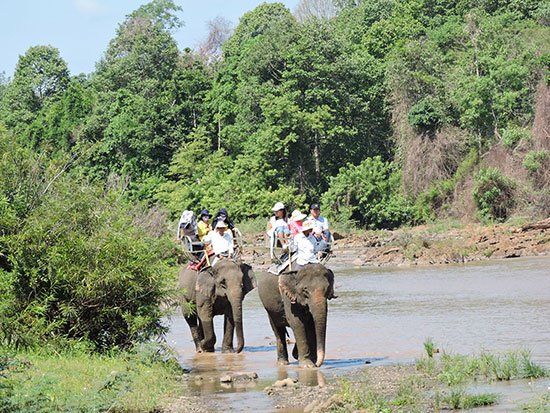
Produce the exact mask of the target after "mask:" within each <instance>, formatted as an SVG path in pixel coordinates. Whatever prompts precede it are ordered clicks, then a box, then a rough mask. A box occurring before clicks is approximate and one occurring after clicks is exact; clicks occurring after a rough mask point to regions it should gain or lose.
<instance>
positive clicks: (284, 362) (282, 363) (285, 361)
mask: <svg viewBox="0 0 550 413" xmlns="http://www.w3.org/2000/svg"><path fill="white" fill-rule="evenodd" d="M277 365H278V366H288V359H277Z"/></svg>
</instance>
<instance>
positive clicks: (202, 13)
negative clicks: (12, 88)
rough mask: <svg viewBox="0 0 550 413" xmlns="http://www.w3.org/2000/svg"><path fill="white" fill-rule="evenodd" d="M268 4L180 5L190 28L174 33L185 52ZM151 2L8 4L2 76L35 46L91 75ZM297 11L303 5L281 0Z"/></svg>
mask: <svg viewBox="0 0 550 413" xmlns="http://www.w3.org/2000/svg"><path fill="white" fill-rule="evenodd" d="M264 1H265V0H174V2H175V3H176V4H178V5H180V6H181V7H182V9H183V11H182V12H180V13H179V14H178V17H180V19H181V20H183V21H184V23H185V26H184V27H182V28H181V29H179V30H178V31H176V32H175V33H173V36H174V38H175V39H176V41H177V42H178V46H179V48H180V50H182V49H183V48H185V47H191V48H193V47H195V46H197V44H198V43H200V42H201V41H202V40H203V39H205V38H206V36H207V34H208V29H207V22H208V21H210V20H213V19H215V18H216V17H218V16H222V17H224V18H226V19H227V20H229V21H231V22H232V23H233V24H234V26H236V25H237V24H238V22H239V18H240V17H241V16H242V15H243V14H244V13H246V12H247V11H249V10H252V9H254V8H255V7H256V6H257V5H259V4H261V3H263V2H264ZM147 2H148V1H147V0H7V1H6V0H5V1H2V3H3V4H2V15H3V18H2V23H1V24H0V73H2V72H4V73H5V76H6V77H10V78H11V77H13V72H14V70H15V65H16V64H17V61H18V59H19V56H20V55H23V54H25V52H26V51H27V50H28V49H29V47H32V46H37V45H51V46H53V47H56V48H57V49H59V51H60V54H61V57H62V58H63V59H64V60H65V62H67V65H68V66H69V70H70V71H71V74H72V75H77V74H80V73H86V74H88V73H90V72H93V71H94V70H95V64H96V62H98V61H99V60H100V59H101V57H102V56H103V53H104V52H105V50H106V49H107V46H108V44H109V41H110V40H111V39H112V38H113V37H114V36H115V33H116V29H117V27H118V25H119V23H121V22H122V21H123V20H124V18H125V16H126V15H128V14H129V13H131V12H132V11H134V10H135V9H137V8H138V7H139V6H140V5H142V4H145V3H147ZM280 2H281V3H284V4H285V5H286V6H287V7H288V8H289V9H290V10H294V9H295V7H296V6H297V4H298V2H299V0H280Z"/></svg>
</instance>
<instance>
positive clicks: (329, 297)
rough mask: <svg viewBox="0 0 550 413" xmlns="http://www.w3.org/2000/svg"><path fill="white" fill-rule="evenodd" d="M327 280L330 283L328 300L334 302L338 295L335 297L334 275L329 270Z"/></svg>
mask: <svg viewBox="0 0 550 413" xmlns="http://www.w3.org/2000/svg"><path fill="white" fill-rule="evenodd" d="M327 280H328V283H329V288H328V290H327V299H328V300H332V299H333V298H338V296H337V295H334V273H333V272H332V270H329V269H328V268H327Z"/></svg>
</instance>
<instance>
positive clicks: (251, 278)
mask: <svg viewBox="0 0 550 413" xmlns="http://www.w3.org/2000/svg"><path fill="white" fill-rule="evenodd" d="M241 270H242V272H243V293H244V295H246V294H248V293H249V292H250V291H252V290H253V289H254V288H256V287H257V286H258V284H257V283H256V275H255V274H254V271H252V267H251V266H250V265H248V264H244V263H242V264H241Z"/></svg>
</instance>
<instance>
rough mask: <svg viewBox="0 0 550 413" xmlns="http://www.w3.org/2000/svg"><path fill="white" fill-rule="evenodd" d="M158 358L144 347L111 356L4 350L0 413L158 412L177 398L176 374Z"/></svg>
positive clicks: (173, 367) (175, 369) (178, 372)
mask: <svg viewBox="0 0 550 413" xmlns="http://www.w3.org/2000/svg"><path fill="white" fill-rule="evenodd" d="M162 357H164V356H162V355H161V353H159V352H158V351H157V350H151V349H149V348H144V349H141V350H139V351H135V352H124V353H122V352H120V353H113V354H111V355H98V354H90V353H87V352H83V351H78V350H77V351H70V350H63V351H61V352H59V351H51V350H49V349H46V350H35V351H27V352H19V353H17V354H10V353H9V352H7V351H6V350H4V351H3V352H2V355H1V356H0V412H6V413H7V412H52V411H66V412H99V411H110V412H130V411H158V410H159V409H161V407H162V406H163V405H164V404H165V403H166V402H167V400H170V399H171V398H172V397H175V396H177V394H178V392H179V387H180V386H179V382H178V378H179V377H180V376H181V374H182V370H181V368H180V367H179V365H178V364H177V363H176V362H175V361H170V360H169V361H163V360H162ZM172 360H173V359H172Z"/></svg>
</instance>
